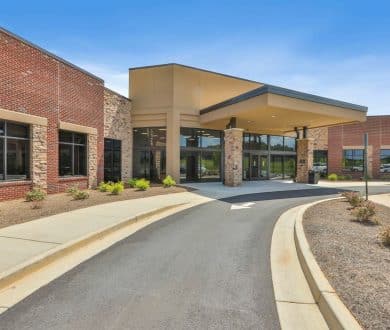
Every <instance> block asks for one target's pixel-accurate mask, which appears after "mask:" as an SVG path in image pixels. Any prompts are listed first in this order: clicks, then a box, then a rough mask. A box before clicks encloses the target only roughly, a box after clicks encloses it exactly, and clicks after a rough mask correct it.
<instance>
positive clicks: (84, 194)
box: [72, 189, 89, 200]
mask: <svg viewBox="0 0 390 330" xmlns="http://www.w3.org/2000/svg"><path fill="white" fill-rule="evenodd" d="M72 197H73V199H74V200H83V199H87V198H89V193H88V191H85V190H79V189H77V190H76V191H75V192H74V193H73V194H72Z"/></svg>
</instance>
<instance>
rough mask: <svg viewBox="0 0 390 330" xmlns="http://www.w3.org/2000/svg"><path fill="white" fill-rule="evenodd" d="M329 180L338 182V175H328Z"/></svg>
mask: <svg viewBox="0 0 390 330" xmlns="http://www.w3.org/2000/svg"><path fill="white" fill-rule="evenodd" d="M328 180H330V181H337V174H336V173H332V174H329V175H328Z"/></svg>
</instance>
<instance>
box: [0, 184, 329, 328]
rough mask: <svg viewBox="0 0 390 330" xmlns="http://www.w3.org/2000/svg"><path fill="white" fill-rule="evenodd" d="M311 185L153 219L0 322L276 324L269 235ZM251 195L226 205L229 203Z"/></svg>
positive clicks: (312, 192)
mask: <svg viewBox="0 0 390 330" xmlns="http://www.w3.org/2000/svg"><path fill="white" fill-rule="evenodd" d="M335 192H336V191H335V189H307V190H294V191H283V192H272V193H269V192H268V193H259V194H251V195H242V196H236V197H232V198H225V199H222V200H217V201H213V202H210V203H207V204H204V205H201V206H198V207H195V208H192V209H188V210H186V211H183V212H180V213H177V214H175V215H173V216H170V217H168V218H166V219H164V220H162V221H159V222H156V223H154V224H152V225H150V226H148V227H146V228H144V229H142V230H140V231H138V232H137V233H135V234H134V235H132V236H130V237H128V238H126V239H125V240H123V241H121V242H119V243H117V244H115V245H114V246H112V247H111V248H109V249H108V250H106V251H104V252H102V253H100V254H98V255H97V256H95V257H94V258H92V259H90V260H88V261H86V262H84V263H82V264H81V265H79V266H78V267H76V268H74V269H73V270H71V271H70V272H68V273H66V274H64V275H63V276H61V277H60V278H58V279H56V280H54V281H53V282H51V283H50V284H48V285H47V286H45V287H43V288H41V289H40V290H38V291H36V292H35V293H33V294H32V295H31V296H29V297H27V298H26V299H24V300H23V301H22V302H20V303H19V304H17V305H15V306H14V307H13V308H11V309H10V310H8V311H7V312H5V313H4V314H2V315H1V316H0V328H1V329H18V330H21V329H279V327H280V326H279V322H278V316H277V311H276V306H275V303H274V295H273V288H272V280H271V271H270V261H269V259H270V256H269V253H270V242H271V236H272V230H273V227H274V224H275V222H276V220H277V219H278V217H279V215H280V214H281V213H283V211H285V210H286V209H288V208H290V207H292V206H295V205H298V204H302V203H306V202H309V201H312V200H316V199H320V198H324V197H325V196H326V195H330V194H334V193H335ZM242 202H253V203H255V204H254V205H252V206H251V207H250V208H245V209H236V210H231V206H232V205H233V204H234V203H242Z"/></svg>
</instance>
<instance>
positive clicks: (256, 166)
mask: <svg viewBox="0 0 390 330" xmlns="http://www.w3.org/2000/svg"><path fill="white" fill-rule="evenodd" d="M259 158H260V156H259V155H255V154H252V155H251V166H250V167H251V168H250V171H251V180H259V179H260V159H259Z"/></svg>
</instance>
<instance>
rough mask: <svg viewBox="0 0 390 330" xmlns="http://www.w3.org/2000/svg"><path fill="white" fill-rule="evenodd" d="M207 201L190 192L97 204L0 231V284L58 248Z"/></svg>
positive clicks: (207, 199)
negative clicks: (154, 215)
mask: <svg viewBox="0 0 390 330" xmlns="http://www.w3.org/2000/svg"><path fill="white" fill-rule="evenodd" d="M209 200H210V199H209V198H206V197H203V196H200V195H197V194H193V193H190V192H183V193H174V194H167V195H159V196H152V197H147V198H140V199H132V200H126V201H118V202H114V203H108V204H101V205H96V206H92V207H87V208H83V209H78V210H74V211H71V212H66V213H61V214H57V215H53V216H49V217H45V218H41V219H38V220H33V221H29V222H26V223H22V224H18V225H14V226H10V227H6V228H2V229H0V251H1V253H0V281H1V280H2V279H4V278H6V277H7V276H10V275H12V273H13V272H17V271H18V270H20V269H23V268H25V267H26V266H28V264H29V262H31V261H32V260H36V259H39V258H40V257H42V256H44V257H50V255H51V253H53V254H54V253H55V252H58V251H59V250H61V248H62V247H65V246H71V245H72V244H77V243H79V242H80V241H81V240H84V239H86V238H87V237H88V236H89V235H92V234H99V232H104V231H105V230H107V229H108V228H111V227H112V228H114V227H115V226H118V225H120V224H121V223H127V222H128V221H129V220H131V219H135V220H136V219H137V217H140V216H144V215H148V214H152V213H155V212H158V211H159V210H161V211H163V210H166V209H167V208H174V207H176V206H177V207H179V206H181V205H184V204H186V206H188V207H191V206H195V205H198V204H202V203H204V202H207V201H209Z"/></svg>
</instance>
